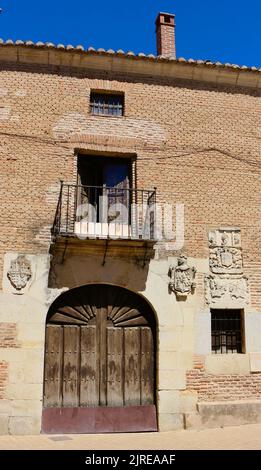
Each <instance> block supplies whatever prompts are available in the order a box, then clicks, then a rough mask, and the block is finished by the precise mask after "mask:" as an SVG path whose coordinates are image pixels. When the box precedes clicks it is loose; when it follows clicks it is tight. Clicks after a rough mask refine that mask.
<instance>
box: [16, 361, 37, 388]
mask: <svg viewBox="0 0 261 470" xmlns="http://www.w3.org/2000/svg"><path fill="white" fill-rule="evenodd" d="M42 382H43V362H38V361H31V362H23V363H22V362H13V363H10V370H9V383H10V384H21V383H23V384H41V383H42Z"/></svg>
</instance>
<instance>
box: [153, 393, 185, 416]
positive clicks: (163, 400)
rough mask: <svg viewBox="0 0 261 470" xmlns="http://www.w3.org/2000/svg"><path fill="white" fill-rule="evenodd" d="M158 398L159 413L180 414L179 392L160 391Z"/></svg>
mask: <svg viewBox="0 0 261 470" xmlns="http://www.w3.org/2000/svg"><path fill="white" fill-rule="evenodd" d="M158 397H159V400H158V410H159V413H171V414H172V413H174V414H176V413H180V392H178V391H175V390H160V391H159V393H158Z"/></svg>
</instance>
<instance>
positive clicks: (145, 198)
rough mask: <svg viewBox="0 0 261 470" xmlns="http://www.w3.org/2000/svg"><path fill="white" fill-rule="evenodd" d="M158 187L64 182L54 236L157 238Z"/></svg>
mask: <svg viewBox="0 0 261 470" xmlns="http://www.w3.org/2000/svg"><path fill="white" fill-rule="evenodd" d="M155 215H156V189H154V190H139V189H133V188H123V187H111V188H109V187H106V186H82V185H72V184H64V183H61V190H60V195H59V200H58V205H57V209H56V214H55V220H54V224H53V228H52V235H53V237H54V238H56V237H57V236H58V235H60V236H66V237H69V236H72V237H78V238H80V239H85V238H86V239H87V238H111V239H133V240H140V239H141V240H156V226H155Z"/></svg>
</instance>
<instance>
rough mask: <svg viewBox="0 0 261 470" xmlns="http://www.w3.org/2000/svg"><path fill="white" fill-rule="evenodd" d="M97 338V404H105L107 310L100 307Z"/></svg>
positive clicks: (97, 315) (97, 317)
mask: <svg viewBox="0 0 261 470" xmlns="http://www.w3.org/2000/svg"><path fill="white" fill-rule="evenodd" d="M96 319H97V336H98V341H99V354H98V362H99V366H98V370H99V372H100V388H99V397H100V400H99V404H100V406H106V404H107V333H106V327H107V308H106V307H100V308H99V309H97V313H96Z"/></svg>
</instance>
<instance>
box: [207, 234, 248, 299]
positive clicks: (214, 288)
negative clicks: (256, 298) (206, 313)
mask: <svg viewBox="0 0 261 470" xmlns="http://www.w3.org/2000/svg"><path fill="white" fill-rule="evenodd" d="M209 269H210V274H209V275H207V276H205V296H206V303H207V304H211V303H216V302H219V301H223V302H226V304H227V305H229V306H230V305H232V304H233V302H234V301H242V302H243V303H248V300H249V285H248V278H247V277H246V276H244V275H243V257H242V247H241V233H240V229H238V228H224V229H222V228H220V229H217V230H213V231H211V232H210V233H209ZM231 302H232V303H231Z"/></svg>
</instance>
